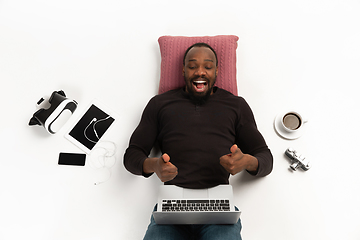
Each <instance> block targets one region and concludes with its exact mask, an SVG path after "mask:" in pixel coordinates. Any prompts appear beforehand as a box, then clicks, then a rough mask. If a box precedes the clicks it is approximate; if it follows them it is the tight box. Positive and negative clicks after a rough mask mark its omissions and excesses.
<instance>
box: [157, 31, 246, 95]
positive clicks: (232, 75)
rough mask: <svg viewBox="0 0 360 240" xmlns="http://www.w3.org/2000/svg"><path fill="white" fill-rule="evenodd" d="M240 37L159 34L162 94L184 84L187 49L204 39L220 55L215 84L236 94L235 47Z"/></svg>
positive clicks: (160, 89)
mask: <svg viewBox="0 0 360 240" xmlns="http://www.w3.org/2000/svg"><path fill="white" fill-rule="evenodd" d="M238 40H239V37H237V36H234V35H219V36H204V37H183V36H162V37H160V38H159V40H158V42H159V46H160V54H161V75H160V84H159V94H161V93H164V92H166V91H169V90H172V89H176V88H180V87H183V86H185V82H184V77H183V75H182V68H183V58H184V54H185V51H186V49H188V47H190V46H191V45H193V44H195V43H198V42H203V43H206V44H209V45H210V46H211V47H212V48H213V49H214V50H215V52H216V54H217V57H218V76H217V79H216V84H215V86H218V87H220V88H223V89H225V90H227V91H229V92H231V93H233V94H234V95H237V94H238V92H237V81H236V48H237V41H238Z"/></svg>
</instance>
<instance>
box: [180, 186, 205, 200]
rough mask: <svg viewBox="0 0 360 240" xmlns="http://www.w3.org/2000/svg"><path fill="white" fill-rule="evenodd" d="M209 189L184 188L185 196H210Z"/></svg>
mask: <svg viewBox="0 0 360 240" xmlns="http://www.w3.org/2000/svg"><path fill="white" fill-rule="evenodd" d="M208 197H209V191H208V189H188V188H184V198H192V199H194V198H208Z"/></svg>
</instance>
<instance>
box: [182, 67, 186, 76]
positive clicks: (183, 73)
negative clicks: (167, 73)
mask: <svg viewBox="0 0 360 240" xmlns="http://www.w3.org/2000/svg"><path fill="white" fill-rule="evenodd" d="M182 75H183V76H185V66H184V65H183V68H182Z"/></svg>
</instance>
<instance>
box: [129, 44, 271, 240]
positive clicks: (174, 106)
mask: <svg viewBox="0 0 360 240" xmlns="http://www.w3.org/2000/svg"><path fill="white" fill-rule="evenodd" d="M179 74H181V73H179ZM182 74H183V76H184V80H185V87H184V88H180V89H175V90H171V91H168V92H166V93H163V94H160V95H157V96H155V97H153V98H152V99H151V100H150V101H149V103H148V105H147V106H146V108H145V109H144V112H143V115H142V117H141V121H140V123H139V125H138V127H137V128H136V129H135V131H134V133H133V134H132V136H131V139H130V144H129V147H128V148H127V150H126V152H125V155H124V165H125V167H126V169H127V170H128V171H130V172H132V173H133V174H136V175H142V176H144V177H149V176H151V175H152V174H153V173H155V174H156V175H157V177H158V178H159V179H160V180H161V181H162V182H164V183H165V184H173V185H177V186H179V187H184V188H193V189H200V188H210V187H214V186H217V185H220V184H229V176H230V174H231V175H235V174H237V173H239V172H242V171H244V170H246V171H247V172H248V173H250V174H251V175H254V176H259V177H261V176H266V175H268V174H269V173H270V172H271V171H272V165H273V158H272V154H271V152H270V150H269V149H268V147H267V145H266V142H265V140H264V138H263V137H262V135H261V134H260V132H259V131H258V129H257V127H256V123H255V119H254V116H253V113H252V111H251V109H250V107H249V106H248V104H247V103H246V101H245V100H244V99H243V98H242V97H238V96H234V95H233V94H231V93H230V92H227V91H225V90H223V89H221V88H218V87H215V86H214V84H215V82H216V76H217V74H218V67H217V56H216V52H215V51H214V50H213V49H212V48H211V47H210V46H209V45H207V44H205V43H197V44H195V45H193V46H191V47H189V48H188V50H187V51H186V52H185V56H184V60H183V71H182ZM156 144H157V145H158V146H159V147H160V150H161V152H162V156H160V157H153V158H150V157H149V154H150V151H151V149H152V148H153V147H154V145H156ZM155 209H156V207H155ZM240 230H241V223H240V219H239V221H238V222H237V223H236V224H234V225H180V226H179V225H157V224H156V223H155V221H154V219H153V217H152V218H151V222H150V225H149V227H148V230H147V232H146V235H145V238H144V239H151V240H154V239H194V238H193V237H191V236H197V238H195V239H213V240H214V239H221V240H226V239H231V240H232V239H241V236H240Z"/></svg>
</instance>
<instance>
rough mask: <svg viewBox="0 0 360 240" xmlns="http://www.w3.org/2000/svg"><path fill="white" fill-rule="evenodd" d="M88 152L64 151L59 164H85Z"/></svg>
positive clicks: (60, 155)
mask: <svg viewBox="0 0 360 240" xmlns="http://www.w3.org/2000/svg"><path fill="white" fill-rule="evenodd" d="M85 159H86V154H84V153H64V152H61V153H60V154H59V165H73V166H85Z"/></svg>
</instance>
